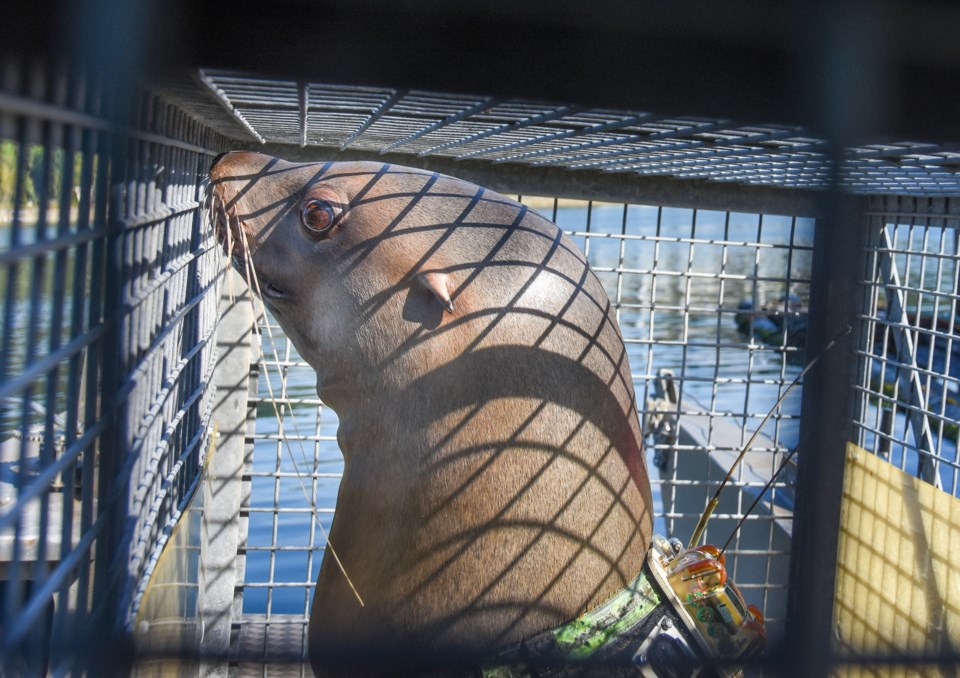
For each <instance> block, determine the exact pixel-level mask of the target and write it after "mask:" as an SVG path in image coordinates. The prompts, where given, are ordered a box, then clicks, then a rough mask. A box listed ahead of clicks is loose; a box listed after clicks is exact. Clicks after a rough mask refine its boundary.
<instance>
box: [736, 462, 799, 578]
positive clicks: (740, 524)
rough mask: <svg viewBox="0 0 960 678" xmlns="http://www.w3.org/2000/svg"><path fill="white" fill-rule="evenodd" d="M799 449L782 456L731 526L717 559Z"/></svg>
mask: <svg viewBox="0 0 960 678" xmlns="http://www.w3.org/2000/svg"><path fill="white" fill-rule="evenodd" d="M799 449H800V446H799V445H798V446H797V447H794V448H793V449H792V450H790V453H789V454H788V455H787V456H786V457H784V458H783V461H782V462H780V467H779V468H778V469H777V470H776V471H774V473H773V475H772V476H770V480H768V481H767V484H766V485H764V486H763V489H762V490H760V493H759V494H758V495H757V498H756V499H754V500H753V503H752V504H750V508H748V509H747V510H746V511H744V513H743V515H742V516H741V517H740V520H739V521H738V522H737V526H736V527H735V528H733V532H731V533H730V536H729V537H727V541H726V542H725V543H724V545H723V547H722V548H721V549H720V555H719V556H717V560H719V559H720V556H722V555H723V554H724V553H726V551H727V547H728V546H730V542H732V541H733V538H734V537H736V536H737V532H739V531H740V528H741V527H743V523H744V521H746V519H747V516H749V515H750V514H751V513H753V509H755V508H756V507H757V504H759V503H760V500H761V499H762V498H763V495H765V494H766V493H767V490H769V489H770V486H771V485H773V481H775V480H776V479H777V476H779V475H780V474H781V473H782V472H783V469H785V468H787V464H789V463H790V460H791V459H793V455H795V454H796V453H797V450H799Z"/></svg>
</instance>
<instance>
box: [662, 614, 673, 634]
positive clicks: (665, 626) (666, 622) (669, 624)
mask: <svg viewBox="0 0 960 678" xmlns="http://www.w3.org/2000/svg"><path fill="white" fill-rule="evenodd" d="M672 626H673V622H672V621H670V618H669V617H664V618H663V619H662V620H661V622H660V628H661V629H663V630H664V631H666V630H667V629H669V628H671V627H672Z"/></svg>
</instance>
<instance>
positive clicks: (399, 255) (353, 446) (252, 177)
mask: <svg viewBox="0 0 960 678" xmlns="http://www.w3.org/2000/svg"><path fill="white" fill-rule="evenodd" d="M211 186H212V190H213V193H214V195H215V196H216V201H217V202H218V203H219V204H220V206H221V207H222V209H223V212H224V213H225V214H226V215H227V220H226V222H224V223H232V228H233V232H234V236H236V235H238V234H239V232H240V229H243V230H244V232H245V235H246V238H247V240H248V243H249V246H248V249H244V247H243V246H242V245H238V246H237V247H235V248H234V253H235V254H237V255H238V256H239V257H250V258H251V261H252V263H253V265H254V268H255V269H256V270H257V272H258V273H259V274H260V276H261V280H262V281H263V282H264V283H265V284H267V285H268V288H267V289H268V290H270V293H265V295H264V296H265V300H266V302H267V304H268V305H269V307H270V308H271V309H272V311H273V313H274V315H275V316H276V318H277V320H278V321H279V322H280V324H281V325H282V326H283V328H284V330H285V331H286V332H287V334H288V336H289V337H290V338H291V339H292V341H293V342H294V344H295V345H296V347H297V349H298V350H299V351H300V353H301V355H302V356H303V357H304V358H305V359H306V360H307V361H308V362H309V363H310V365H311V366H313V367H314V369H316V372H317V391H318V393H319V394H320V396H321V398H323V400H324V401H325V402H326V403H328V404H329V405H330V407H332V408H333V409H334V410H335V411H336V412H337V414H338V415H339V417H340V430H339V433H338V440H339V442H340V447H341V449H342V450H343V454H344V462H345V464H344V474H343V480H342V483H341V486H340V495H339V497H338V500H337V511H336V517H335V520H334V522H333V526H332V528H331V531H330V541H331V543H332V544H333V547H334V548H335V549H336V551H337V553H338V555H339V556H340V559H341V560H342V562H343V564H344V566H345V568H346V571H347V573H348V574H349V576H350V578H351V579H352V581H353V583H354V584H355V585H356V588H357V590H358V591H359V592H360V595H361V596H362V597H363V600H364V603H365V606H363V607H361V606H360V605H359V603H358V602H357V600H356V598H355V597H354V595H353V593H352V592H351V591H350V588H349V586H348V584H347V581H346V580H345V578H344V575H343V574H342V573H341V572H340V570H339V569H338V568H337V567H336V564H335V563H334V562H332V559H331V558H330V557H325V558H324V561H323V565H322V568H321V571H320V576H319V578H318V580H317V587H316V593H315V596H314V602H313V609H312V612H311V615H310V639H309V640H310V653H311V658H312V661H313V663H314V669H315V670H317V671H320V670H321V669H322V667H323V666H324V665H325V664H328V663H331V662H334V661H335V660H336V661H347V660H348V659H349V658H350V657H351V656H352V655H351V653H352V652H354V651H360V652H361V653H362V654H361V655H360V658H361V659H362V658H367V659H372V658H374V657H376V656H380V655H383V656H387V655H389V654H390V653H391V652H393V651H398V652H405V653H409V656H410V657H416V658H419V659H423V660H424V661H426V662H429V661H430V658H431V657H434V658H439V659H440V660H441V661H442V660H443V659H444V658H446V659H449V658H451V657H454V656H456V657H461V658H462V657H465V656H473V655H472V654H471V653H477V654H479V655H483V654H484V653H487V652H489V651H490V650H491V649H493V648H498V647H502V646H505V645H508V644H511V643H515V642H517V641H519V640H521V639H523V638H526V637H529V636H531V635H533V634H536V633H538V632H540V631H542V630H544V629H547V628H550V627H553V626H555V625H558V624H560V623H562V622H566V621H568V620H570V619H572V618H575V617H576V616H577V615H578V614H580V613H581V612H583V611H585V610H587V609H589V608H591V607H593V606H595V605H597V604H598V603H600V602H602V601H603V600H605V599H606V598H608V597H609V596H610V595H611V594H613V593H614V592H615V591H617V590H618V589H619V588H621V587H622V586H623V585H624V584H625V583H626V582H628V581H629V580H630V579H631V578H632V577H633V576H634V575H635V574H636V573H637V572H638V571H639V570H640V567H641V564H642V561H643V558H644V555H645V553H646V550H647V544H648V541H649V537H650V532H651V499H650V489H649V482H648V479H647V473H646V469H645V466H644V463H643V459H642V451H641V445H642V442H641V434H640V429H639V425H638V421H637V414H636V402H635V397H634V391H633V386H632V381H631V376H630V369H629V367H628V365H627V356H626V351H625V348H624V345H623V341H622V339H621V337H620V332H619V329H618V328H617V325H616V322H615V319H614V311H613V309H612V307H611V305H610V302H609V300H608V299H607V296H606V294H605V293H604V291H603V288H602V286H601V285H600V283H599V281H598V280H597V279H596V278H595V276H594V275H593V273H592V272H591V271H590V270H589V268H588V266H587V264H586V263H585V260H584V257H583V255H582V254H581V253H580V252H579V251H578V250H577V249H576V247H575V246H574V245H573V244H572V243H571V241H570V240H569V239H568V238H567V237H566V236H564V235H562V234H561V232H560V231H559V230H558V229H557V227H556V226H555V225H554V224H552V223H551V222H549V221H548V220H546V219H544V218H543V217H541V216H539V215H538V214H536V213H534V212H532V211H529V210H527V209H526V208H524V207H523V206H521V205H519V204H518V203H516V202H514V201H513V200H509V199H507V198H504V197H503V196H500V195H498V194H496V193H493V192H490V191H487V190H484V189H482V188H479V187H477V186H475V185H472V184H469V183H467V182H464V181H460V180H457V179H453V178H450V177H447V176H442V175H436V174H431V173H430V172H425V171H421V170H416V169H409V168H404V167H399V166H392V165H383V164H379V163H369V162H356V163H354V162H351V163H318V164H296V163H288V162H284V161H282V160H277V159H275V158H270V157H268V156H264V155H260V154H256V153H248V152H235V153H230V154H227V155H226V156H223V157H221V158H220V159H218V161H217V162H215V164H214V166H213V168H212V169H211ZM318 191H319V192H320V193H322V195H323V197H324V200H327V201H328V202H337V201H339V205H337V208H338V209H340V210H342V213H341V214H340V216H339V220H338V221H337V223H336V224H335V226H334V227H333V228H332V229H331V230H330V231H328V232H327V233H326V234H323V235H320V236H318V235H316V234H313V233H311V232H310V231H309V230H308V229H306V228H305V227H304V225H303V224H302V222H301V217H300V213H301V205H302V204H303V202H304V201H305V200H306V199H309V197H310V196H311V195H316V194H317V192H318ZM224 223H222V224H221V227H220V229H221V235H222V234H223V233H225V226H224ZM271 294H272V295H273V298H271ZM278 294H282V295H285V296H277V295H278ZM445 306H447V307H449V306H452V312H451V311H450V310H448V309H446V308H445ZM451 653H452V654H451ZM354 658H355V657H354ZM393 659H396V658H395V657H394V658H393Z"/></svg>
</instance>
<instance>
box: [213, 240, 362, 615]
mask: <svg viewBox="0 0 960 678" xmlns="http://www.w3.org/2000/svg"><path fill="white" fill-rule="evenodd" d="M238 230H239V237H240V240H241V245H242V248H243V251H244V252H249V251H250V249H249V243H248V242H247V234H246V231H245V230H244V229H243V228H240V229H238ZM229 231H232V229H228V232H229ZM243 261H244V268H245V270H246V274H247V275H246V278H247V284H248V285H250V283H251V281H252V283H253V284H252V285H251V287H252V288H253V289H254V290H255V291H256V295H255V296H256V298H258V299H260V309H257V307H256V301H254V299H253V297H251V303H252V304H253V306H254V327H255V328H256V329H257V336H258V337H259V338H261V339H262V337H263V335H262V332H261V331H260V328H259V322H258V321H260V320H262V322H263V325H264V327H265V328H266V330H267V336H268V337H269V339H270V345H271V349H272V352H273V360H274V363H275V365H276V368H277V373H278V374H280V375H282V374H283V369H282V368H281V366H280V355H279V353H277V342H276V340H275V339H274V336H273V330H272V328H271V327H270V323H269V321H268V320H267V313H266V304H264V303H263V293H262V291H261V289H260V279H259V277H258V276H257V272H256V269H255V268H254V267H253V265H252V264H251V262H250V257H249V256H245V257H244V258H243ZM261 345H262V341H261ZM263 365H264V372H267V374H266V375H265V376H266V377H267V379H266V381H267V390H268V392H269V394H270V402H271V404H272V405H273V411H274V416H275V417H276V419H277V434H278V435H279V436H280V439H281V440H283V442H284V447H285V448H286V450H287V453H288V454H289V456H290V462H291V463H292V464H293V471H294V475H295V476H296V478H297V483H298V484H299V485H300V489H301V490H302V491H303V495H304V497H305V498H306V500H307V502H308V503H309V502H311V501H312V497H311V495H310V493H309V492H307V486H306V485H305V484H304V482H303V475H302V474H301V473H300V467H299V466H298V465H297V460H296V458H295V457H294V455H293V450H292V449H291V448H290V443H289V441H288V440H287V437H286V436H285V435H284V431H283V425H284V424H283V422H284V418H283V416H282V415H281V413H280V407H282V405H280V406H278V402H277V398H276V396H275V394H274V392H273V382H272V381H271V379H270V374H269V373H268V370H267V366H268V365H269V362H267V361H264V363H263ZM281 378H282V377H281ZM287 405H288V406H289V408H290V420H291V421H292V423H293V430H294V436H295V437H296V439H297V441H298V444H299V445H300V454H301V456H302V457H303V458H304V461H306V452H305V451H304V449H303V441H302V439H301V436H300V431H299V427H298V426H297V419H296V417H295V416H294V413H293V406H292V405H289V403H287ZM312 515H313V519H314V522H316V524H317V527H318V528H320V533H321V534H322V535H323V538H324V540H325V541H326V543H327V546H326V548H327V549H329V550H330V555H332V556H333V559H334V561H335V562H336V563H337V567H338V568H339V569H340V572H342V573H343V576H344V578H345V579H346V580H347V584H348V585H349V586H350V590H351V591H352V592H353V595H354V596H355V597H356V599H357V602H358V603H360V607H364V603H363V598H361V597H360V593H359V591H357V587H356V586H354V584H353V580H351V579H350V575H349V574H347V570H346V568H345V567H344V565H343V562H342V561H341V560H340V556H339V555H337V552H336V550H335V549H334V547H333V543H332V542H331V541H330V535H329V534H328V533H327V530H326V529H325V528H324V527H323V523H322V522H321V521H320V518H319V516H317V514H316V513H315V512H314V513H313V514H312Z"/></svg>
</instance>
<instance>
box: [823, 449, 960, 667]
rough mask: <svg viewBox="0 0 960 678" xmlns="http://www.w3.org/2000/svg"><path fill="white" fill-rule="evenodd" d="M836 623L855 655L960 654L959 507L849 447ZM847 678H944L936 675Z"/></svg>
mask: <svg viewBox="0 0 960 678" xmlns="http://www.w3.org/2000/svg"><path fill="white" fill-rule="evenodd" d="M837 568H838V569H837V594H836V601H835V610H834V614H835V616H836V619H837V625H838V629H837V637H838V638H839V643H838V644H839V646H840V648H841V649H842V650H843V651H844V652H849V653H852V654H853V655H859V654H864V655H878V654H886V653H889V652H894V653H897V654H901V653H911V654H926V655H931V654H937V653H939V652H940V651H943V650H947V649H948V648H949V647H950V646H951V645H952V646H953V647H954V648H960V500H957V499H955V498H954V497H951V496H950V495H948V494H946V493H945V492H942V491H941V490H938V489H936V488H935V487H933V486H932V485H930V484H929V483H925V482H923V481H921V480H919V479H917V478H914V477H912V476H910V475H908V474H906V473H903V472H902V471H900V470H899V469H897V468H896V467H894V466H893V465H891V464H889V463H888V462H886V461H883V460H882V459H880V458H879V457H877V456H875V455H873V454H871V453H869V452H867V451H865V450H863V449H861V448H859V447H857V446H855V445H848V446H847V464H846V474H845V477H844V488H843V508H842V510H841V524H840V545H839V556H838V565H837ZM842 673H843V675H845V676H859V675H867V676H876V675H931V676H938V675H940V673H939V671H938V670H937V669H936V667H933V666H931V667H930V668H929V669H928V670H924V667H919V666H918V667H915V668H914V669H913V670H910V671H905V670H904V669H901V668H890V669H886V670H882V669H878V668H876V667H872V668H868V667H864V668H850V669H848V670H846V671H844V672H842Z"/></svg>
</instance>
